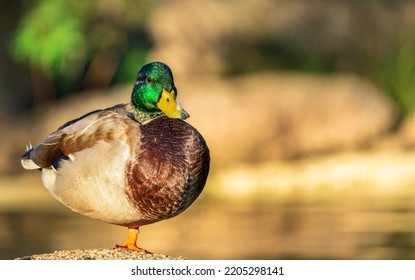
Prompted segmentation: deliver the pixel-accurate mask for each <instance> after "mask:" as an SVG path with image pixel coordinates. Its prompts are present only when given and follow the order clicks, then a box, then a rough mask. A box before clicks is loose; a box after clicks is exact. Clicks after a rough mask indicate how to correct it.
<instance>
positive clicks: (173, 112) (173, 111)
mask: <svg viewBox="0 0 415 280" xmlns="http://www.w3.org/2000/svg"><path fill="white" fill-rule="evenodd" d="M157 107H159V108H160V110H161V111H163V113H164V114H166V116H168V117H169V118H174V119H182V120H184V119H187V118H188V117H189V114H188V113H187V112H186V111H185V110H184V109H183V108H182V106H181V105H180V102H179V100H177V99H176V97H175V96H174V90H172V91H171V92H168V91H167V90H165V89H163V92H162V93H161V97H160V100H159V102H157Z"/></svg>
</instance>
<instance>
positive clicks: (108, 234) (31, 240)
mask: <svg viewBox="0 0 415 280" xmlns="http://www.w3.org/2000/svg"><path fill="white" fill-rule="evenodd" d="M51 200H52V198H51ZM412 201H415V198H414V197H401V198H396V197H395V198H392V199H386V198H381V199H380V198H377V199H376V200H370V199H369V200H367V201H362V200H358V202H353V201H352V200H350V199H348V200H346V201H345V202H342V203H337V202H336V203H332V202H330V201H314V202H305V201H297V202H296V201H287V200H285V201H274V202H270V201H267V202H265V201H261V200H256V201H255V200H254V201H252V200H250V201H242V200H233V199H230V198H229V199H217V198H216V199H215V198H211V197H209V196H208V197H204V198H202V199H200V200H199V201H197V202H196V203H195V204H194V205H193V206H192V207H191V208H189V209H188V210H187V211H186V212H185V213H183V214H181V215H180V216H178V217H175V218H173V219H170V220H166V221H163V222H159V223H157V224H153V225H148V226H145V227H143V228H142V229H141V236H140V245H141V246H142V247H145V248H147V249H149V250H153V251H156V252H160V253H165V254H169V255H181V256H185V257H187V258H189V259H414V258H415V206H414V203H412ZM383 202H385V203H383ZM126 234H127V230H126V229H124V228H122V227H118V226H114V225H109V224H105V223H102V222H99V221H94V220H91V219H89V218H86V217H82V216H80V215H78V214H75V213H72V212H71V211H70V210H67V209H66V208H65V207H63V206H61V205H60V204H58V203H56V204H51V206H50V207H45V208H38V209H36V208H34V209H24V208H22V209H18V208H16V209H14V210H7V209H2V210H1V213H0V240H1V241H0V248H1V250H0V257H1V258H2V259H12V258H16V257H21V256H25V255H30V254H36V253H46V252H53V251H55V250H59V249H68V250H69V249H77V248H97V247H102V248H109V247H112V246H113V245H115V244H116V243H121V242H123V241H124V238H125V237H126Z"/></svg>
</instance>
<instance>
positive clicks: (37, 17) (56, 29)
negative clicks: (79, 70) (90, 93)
mask: <svg viewBox="0 0 415 280" xmlns="http://www.w3.org/2000/svg"><path fill="white" fill-rule="evenodd" d="M63 2H65V1H62V0H58V1H52V0H45V1H40V2H39V4H38V5H37V6H35V7H34V9H33V10H31V11H30V12H29V13H28V14H27V16H26V17H24V18H23V20H22V23H21V25H20V27H19V29H18V30H17V35H16V38H15V41H14V43H13V45H12V51H13V54H14V56H15V57H16V58H17V59H18V60H20V61H23V62H27V63H29V64H34V65H37V66H40V67H41V68H44V69H47V70H52V71H56V72H60V73H64V72H66V71H67V70H68V69H67V68H68V67H70V66H71V62H72V63H75V64H77V63H80V62H81V61H83V60H85V59H86V50H87V36H86V34H85V32H84V24H85V22H84V21H83V19H84V18H85V16H86V14H85V12H86V10H87V6H86V5H85V4H83V3H87V2H86V1H72V2H70V1H66V2H68V3H67V4H69V5H64V3H63ZM65 4H66V3H65ZM74 4H75V5H74Z"/></svg>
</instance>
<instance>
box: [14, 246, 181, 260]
mask: <svg viewBox="0 0 415 280" xmlns="http://www.w3.org/2000/svg"><path fill="white" fill-rule="evenodd" d="M185 259H186V258H184V257H173V256H167V255H164V254H148V253H143V252H135V251H131V250H124V249H101V248H98V249H76V250H71V251H68V250H61V251H55V252H53V253H46V254H39V255H31V256H25V257H21V258H17V259H16V260H185Z"/></svg>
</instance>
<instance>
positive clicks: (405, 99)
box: [374, 32, 415, 116]
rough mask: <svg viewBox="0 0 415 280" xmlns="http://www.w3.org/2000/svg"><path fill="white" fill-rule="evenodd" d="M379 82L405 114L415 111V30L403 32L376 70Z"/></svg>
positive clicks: (376, 77)
mask: <svg viewBox="0 0 415 280" xmlns="http://www.w3.org/2000/svg"><path fill="white" fill-rule="evenodd" d="M374 72H375V73H376V75H375V79H376V81H377V82H378V84H379V85H380V86H381V87H383V89H384V90H386V92H387V93H388V94H390V95H391V97H392V98H393V99H394V100H395V101H396V103H397V105H398V107H399V109H400V111H401V112H402V114H403V116H406V115H409V114H411V113H413V112H414V111H415V32H403V34H402V35H401V36H400V38H399V40H397V41H396V42H395V44H394V45H393V46H392V47H391V48H390V49H389V50H388V52H386V53H385V55H384V56H383V57H382V58H381V59H380V61H379V67H377V69H375V71H374Z"/></svg>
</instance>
